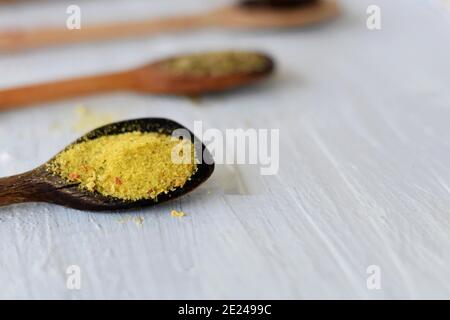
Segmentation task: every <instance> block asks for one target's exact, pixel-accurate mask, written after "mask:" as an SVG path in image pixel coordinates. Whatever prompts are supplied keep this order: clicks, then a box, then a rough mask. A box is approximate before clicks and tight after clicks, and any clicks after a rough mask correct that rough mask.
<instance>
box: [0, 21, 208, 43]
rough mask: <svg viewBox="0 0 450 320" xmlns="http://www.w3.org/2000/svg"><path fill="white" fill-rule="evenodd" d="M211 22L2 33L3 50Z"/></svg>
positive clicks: (111, 24)
mask: <svg viewBox="0 0 450 320" xmlns="http://www.w3.org/2000/svg"><path fill="white" fill-rule="evenodd" d="M209 22H210V19H209V18H208V16H207V15H197V16H184V17H168V18H162V19H156V20H141V21H135V22H122V23H110V24H102V25H83V24H82V25H81V29H73V30H70V29H67V28H66V26H60V27H46V28H41V29H33V30H12V31H6V32H0V51H6V52H11V51H18V50H24V49H30V48H38V47H44V46H53V45H60V44H68V43H80V42H90V41H96V40H112V39H119V38H125V37H134V36H142V35H149V34H155V33H159V32H166V31H180V30H185V29H191V28H198V27H202V26H205V25H208V24H209Z"/></svg>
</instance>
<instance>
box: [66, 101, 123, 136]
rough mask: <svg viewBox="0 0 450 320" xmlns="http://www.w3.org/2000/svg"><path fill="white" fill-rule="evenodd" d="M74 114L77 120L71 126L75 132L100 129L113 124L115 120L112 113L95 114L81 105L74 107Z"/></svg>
mask: <svg viewBox="0 0 450 320" xmlns="http://www.w3.org/2000/svg"><path fill="white" fill-rule="evenodd" d="M75 113H76V115H77V116H78V119H77V121H76V123H75V124H74V126H73V129H74V130H75V131H86V130H90V129H93V128H96V127H100V126H102V125H105V124H107V123H110V122H114V120H115V119H116V118H117V117H116V116H114V115H113V114H112V113H105V112H95V111H92V110H90V109H88V108H87V107H85V106H83V105H80V106H77V107H75Z"/></svg>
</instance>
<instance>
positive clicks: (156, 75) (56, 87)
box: [0, 51, 274, 111]
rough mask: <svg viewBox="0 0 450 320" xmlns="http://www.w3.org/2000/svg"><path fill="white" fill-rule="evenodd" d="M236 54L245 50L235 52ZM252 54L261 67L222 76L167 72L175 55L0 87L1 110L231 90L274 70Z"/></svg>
mask: <svg viewBox="0 0 450 320" xmlns="http://www.w3.org/2000/svg"><path fill="white" fill-rule="evenodd" d="M235 53H248V52H244V51H235ZM251 53H252V54H253V53H254V54H256V55H258V56H260V57H261V58H262V59H263V60H264V61H265V63H264V65H263V67H262V68H258V69H256V70H251V71H247V72H236V73H228V74H224V75H195V74H192V75H189V74H178V73H173V72H168V71H167V69H166V68H163V67H162V66H163V65H164V63H165V62H167V61H169V60H173V59H177V58H182V57H184V56H177V57H170V58H167V59H163V60H160V61H156V62H154V63H151V64H148V65H144V66H142V67H139V68H136V69H132V70H126V71H121V72H117V73H111V74H105V75H95V76H88V77H82V78H76V79H69V80H62V81H57V82H50V83H41V84H34V85H29V86H24V87H19V88H11V89H4V90H0V111H1V110H11V109H17V108H21V107H24V106H29V105H32V104H36V103H42V102H47V101H54V100H60V99H65V98H70V97H76V96H81V95H89V94H95V93H101V92H109V91H135V92H143V93H153V94H167V95H169V94H171V95H199V94H203V93H210V92H220V91H225V90H230V89H233V88H238V87H242V86H247V85H250V84H253V83H255V82H257V81H260V80H262V79H264V78H266V77H267V76H269V75H270V74H271V73H272V71H273V70H274V61H273V59H272V58H270V57H269V56H268V55H265V54H262V53H257V52H251ZM206 54H216V52H207V53H205V55H206ZM186 56H190V55H186Z"/></svg>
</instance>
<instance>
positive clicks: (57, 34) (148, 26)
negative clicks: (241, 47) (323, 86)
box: [0, 0, 339, 51]
mask: <svg viewBox="0 0 450 320" xmlns="http://www.w3.org/2000/svg"><path fill="white" fill-rule="evenodd" d="M254 2H255V1H252V3H253V4H251V5H249V4H248V1H243V2H242V3H238V4H236V5H233V6H230V7H225V8H220V9H216V10H214V11H212V12H207V13H203V14H199V15H194V16H184V17H167V18H162V19H156V20H142V21H134V22H124V23H110V24H101V25H83V24H82V25H81V29H79V30H69V29H67V28H66V27H65V26H61V27H47V28H41V29H32V30H12V31H6V32H3V33H0V50H1V51H17V50H22V49H29V48H37V47H43V46H52V45H61V44H70V43H79V42H90V41H99V40H111V39H119V38H125V37H134V36H143V35H151V34H157V33H161V32H168V31H184V30H188V29H194V28H206V27H225V28H242V29H267V28H292V27H301V26H305V25H310V24H315V23H319V22H322V21H326V20H329V19H331V18H333V17H335V16H336V15H337V14H338V12H339V10H338V9H339V8H338V5H337V2H336V0H289V3H290V5H289V6H288V5H287V4H289V3H287V4H286V1H281V2H280V3H282V4H283V5H280V6H277V5H276V3H277V2H273V0H272V1H269V2H268V1H267V0H259V2H261V3H262V5H255V4H254ZM305 2H306V3H305ZM266 4H269V5H266ZM296 4H297V5H296Z"/></svg>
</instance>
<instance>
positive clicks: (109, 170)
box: [47, 131, 197, 201]
mask: <svg viewBox="0 0 450 320" xmlns="http://www.w3.org/2000/svg"><path fill="white" fill-rule="evenodd" d="M188 152H189V153H190V154H186V153H188ZM183 153H184V154H183ZM180 160H181V161H180ZM183 160H184V161H183ZM186 160H187V161H186ZM47 169H48V170H49V171H50V172H52V173H54V174H57V175H59V176H61V177H62V178H64V179H65V180H67V181H69V182H75V183H79V186H80V188H82V189H85V190H88V191H96V192H99V193H100V194H102V195H105V196H111V197H114V198H119V199H122V200H132V201H134V200H140V199H155V198H156V197H157V196H158V195H160V194H163V193H168V192H169V191H172V190H175V189H176V188H179V187H182V186H183V185H184V184H185V183H186V182H187V181H188V180H189V179H190V178H191V177H192V175H193V174H194V173H195V172H196V170H197V166H196V163H195V150H194V145H193V144H192V143H191V141H186V140H178V139H173V138H172V137H171V136H169V135H165V134H162V133H156V132H138V131H135V132H128V133H123V134H118V135H110V136H103V137H100V138H97V139H94V140H87V141H84V142H82V143H78V144H75V145H73V146H71V147H69V148H68V149H67V150H65V151H63V152H61V153H60V154H59V155H57V156H56V157H55V159H54V160H53V161H51V162H50V164H48V167H47Z"/></svg>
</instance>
